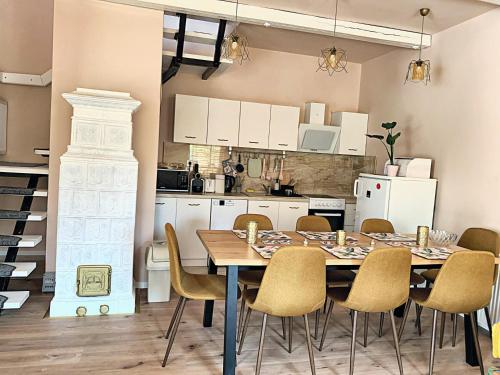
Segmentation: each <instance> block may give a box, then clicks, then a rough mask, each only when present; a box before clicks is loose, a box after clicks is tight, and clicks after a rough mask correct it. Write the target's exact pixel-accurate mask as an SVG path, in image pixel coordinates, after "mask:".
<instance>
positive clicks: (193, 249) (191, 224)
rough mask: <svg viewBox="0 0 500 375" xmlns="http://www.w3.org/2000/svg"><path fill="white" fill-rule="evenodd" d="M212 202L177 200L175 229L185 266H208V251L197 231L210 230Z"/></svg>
mask: <svg viewBox="0 0 500 375" xmlns="http://www.w3.org/2000/svg"><path fill="white" fill-rule="evenodd" d="M211 202H212V201H211V200H210V199H203V198H177V215H176V219H175V228H176V233H177V239H178V241H179V247H180V254H181V259H182V261H183V264H184V265H188V266H204V265H206V261H207V251H206V250H205V248H204V247H203V245H202V243H201V241H200V239H199V238H198V235H197V234H196V231H197V230H198V229H209V228H210V206H211Z"/></svg>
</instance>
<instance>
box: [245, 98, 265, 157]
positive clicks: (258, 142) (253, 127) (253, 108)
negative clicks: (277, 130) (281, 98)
mask: <svg viewBox="0 0 500 375" xmlns="http://www.w3.org/2000/svg"><path fill="white" fill-rule="evenodd" d="M270 116H271V105H269V104H261V103H250V102H241V114H240V134H239V142H238V145H239V147H248V148H264V149H266V148H268V147H269V120H270Z"/></svg>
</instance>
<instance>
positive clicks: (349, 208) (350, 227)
mask: <svg viewBox="0 0 500 375" xmlns="http://www.w3.org/2000/svg"><path fill="white" fill-rule="evenodd" d="M355 216H356V204H355V203H347V204H346V205H345V218H344V230H345V231H346V232H354V221H355Z"/></svg>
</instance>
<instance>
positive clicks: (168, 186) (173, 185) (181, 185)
mask: <svg viewBox="0 0 500 375" xmlns="http://www.w3.org/2000/svg"><path fill="white" fill-rule="evenodd" d="M188 177H189V172H188V171H185V170H183V171H179V170H177V169H164V168H158V171H157V172H156V191H162V192H164V191H177V192H188V191H189V183H188Z"/></svg>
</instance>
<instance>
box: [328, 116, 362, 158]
mask: <svg viewBox="0 0 500 375" xmlns="http://www.w3.org/2000/svg"><path fill="white" fill-rule="evenodd" d="M333 117H334V125H337V123H338V122H340V124H339V125H340V126H341V131H340V141H339V150H338V153H339V154H343V155H365V152H366V132H367V130H368V115H367V114H365V113H350V112H340V113H335V114H334V116H333ZM339 117H340V118H341V120H338V118H339Z"/></svg>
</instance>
